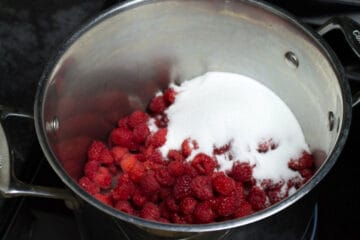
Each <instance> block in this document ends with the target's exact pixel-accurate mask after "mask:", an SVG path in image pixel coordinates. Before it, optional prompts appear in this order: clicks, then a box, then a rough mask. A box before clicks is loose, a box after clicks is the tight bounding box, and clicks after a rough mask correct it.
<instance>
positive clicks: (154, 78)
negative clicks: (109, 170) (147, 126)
mask: <svg viewBox="0 0 360 240" xmlns="http://www.w3.org/2000/svg"><path fill="white" fill-rule="evenodd" d="M149 3H150V4H143V5H141V6H138V5H131V6H128V8H129V9H130V10H129V9H128V10H127V11H123V12H119V11H116V10H115V11H113V12H112V14H110V16H108V17H106V18H105V19H104V20H102V21H100V22H99V23H97V24H95V25H93V26H92V27H91V28H88V29H87V30H86V31H84V32H83V33H82V35H80V36H79V37H78V38H77V39H76V41H74V42H73V43H72V44H71V45H70V46H69V47H68V48H67V49H66V50H65V52H64V54H63V55H62V57H61V58H60V60H59V62H58V63H57V64H56V67H55V68H54V70H53V71H52V73H51V75H50V79H48V86H47V89H46V92H45V98H44V119H45V123H44V128H47V129H48V135H47V141H48V144H49V145H50V146H51V148H52V150H53V152H54V154H55V156H56V157H57V159H58V160H59V161H60V162H61V164H62V166H63V167H64V168H65V170H66V171H67V172H68V173H69V174H70V176H71V177H73V178H74V179H77V178H78V177H79V176H80V174H81V169H82V167H83V164H84V162H85V159H86V149H87V147H88V145H89V143H90V141H91V140H92V139H101V140H106V138H107V135H108V133H109V131H110V129H111V128H113V127H114V126H115V125H116V121H117V119H118V118H119V117H121V116H124V115H126V114H128V113H130V112H131V111H132V110H134V109H145V108H146V104H147V102H148V101H149V99H150V98H151V97H152V96H153V95H154V94H155V93H156V92H157V91H159V90H161V89H164V88H166V87H167V85H168V84H169V83H170V82H176V83H180V82H182V81H185V80H187V79H191V78H193V77H195V76H197V75H201V74H203V73H205V72H207V71H224V72H234V73H239V74H243V75H246V76H249V77H252V78H254V79H255V80H257V81H259V82H261V83H262V84H264V85H265V86H267V87H268V88H270V89H271V90H273V91H274V92H275V93H276V94H277V95H278V96H279V97H280V98H281V99H283V101H284V102H286V103H287V105H288V106H289V107H290V109H291V110H292V111H293V113H294V114H295V116H296V117H297V119H298V121H299V122H300V125H301V126H302V129H303V131H304V134H305V137H306V140H307V142H308V143H309V145H310V148H311V150H312V151H314V152H316V153H321V154H317V155H316V156H317V159H316V164H317V167H318V168H319V167H320V166H321V165H322V163H323V162H324V160H325V159H326V155H328V154H329V153H330V152H331V150H332V149H333V147H334V145H335V143H336V140H337V136H338V130H337V127H336V126H338V125H341V118H342V115H343V112H342V111H343V109H342V97H341V90H340V87H339V83H338V80H337V76H336V74H335V72H334V70H333V66H332V65H331V63H330V61H329V60H328V58H327V56H326V55H325V53H324V51H323V50H322V48H321V47H320V46H319V43H318V42H317V41H316V40H315V39H314V38H312V37H311V36H309V34H307V33H306V32H305V31H304V30H302V29H301V28H300V27H298V26H297V25H296V24H294V23H291V22H289V21H288V20H287V19H285V18H283V17H281V16H279V15H275V14H272V13H270V12H268V11H266V10H264V9H261V8H258V7H257V6H254V5H253V4H250V3H246V2H242V1H241V2H232V1H159V2H152V1H149ZM287 52H292V53H294V54H295V56H296V57H297V59H298V62H299V65H298V67H295V66H294V65H292V64H289V63H287V61H285V55H286V53H287ZM329 111H332V112H333V113H334V116H335V128H334V130H333V131H329V123H328V114H329ZM54 119H57V121H58V123H59V128H58V130H57V131H51V130H50V129H51V125H52V124H51V122H53V123H54ZM284 131H286V129H284Z"/></svg>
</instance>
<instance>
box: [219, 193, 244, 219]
mask: <svg viewBox="0 0 360 240" xmlns="http://www.w3.org/2000/svg"><path fill="white" fill-rule="evenodd" d="M216 200H217V201H216V202H217V205H216V207H215V210H216V212H217V214H218V215H219V216H223V217H226V216H230V215H231V214H233V213H235V211H236V210H237V208H238V207H239V201H238V200H237V199H236V197H235V196H220V197H218V198H217V199H216Z"/></svg>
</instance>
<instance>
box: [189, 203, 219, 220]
mask: <svg viewBox="0 0 360 240" xmlns="http://www.w3.org/2000/svg"><path fill="white" fill-rule="evenodd" d="M193 216H194V219H195V221H196V222H197V223H211V222H214V220H215V217H216V214H215V213H214V211H213V210H212V209H211V204H210V202H208V201H205V202H202V203H199V204H198V205H196V207H195V210H194V214H193Z"/></svg>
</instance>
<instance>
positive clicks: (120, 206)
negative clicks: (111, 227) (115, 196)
mask: <svg viewBox="0 0 360 240" xmlns="http://www.w3.org/2000/svg"><path fill="white" fill-rule="evenodd" d="M115 208H116V209H117V210H120V211H122V212H125V213H127V214H131V215H133V214H134V209H133V208H132V206H131V204H130V203H129V202H128V201H117V202H116V204H115Z"/></svg>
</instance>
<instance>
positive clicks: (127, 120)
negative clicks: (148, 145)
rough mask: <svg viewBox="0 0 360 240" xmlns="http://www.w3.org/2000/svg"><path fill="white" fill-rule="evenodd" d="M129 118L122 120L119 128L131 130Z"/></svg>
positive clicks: (119, 122)
mask: <svg viewBox="0 0 360 240" xmlns="http://www.w3.org/2000/svg"><path fill="white" fill-rule="evenodd" d="M128 123H129V117H123V118H120V119H119V121H118V123H117V125H118V127H119V128H129V124H128Z"/></svg>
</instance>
